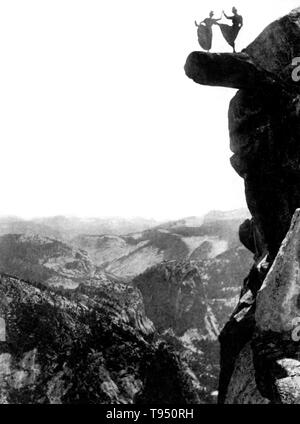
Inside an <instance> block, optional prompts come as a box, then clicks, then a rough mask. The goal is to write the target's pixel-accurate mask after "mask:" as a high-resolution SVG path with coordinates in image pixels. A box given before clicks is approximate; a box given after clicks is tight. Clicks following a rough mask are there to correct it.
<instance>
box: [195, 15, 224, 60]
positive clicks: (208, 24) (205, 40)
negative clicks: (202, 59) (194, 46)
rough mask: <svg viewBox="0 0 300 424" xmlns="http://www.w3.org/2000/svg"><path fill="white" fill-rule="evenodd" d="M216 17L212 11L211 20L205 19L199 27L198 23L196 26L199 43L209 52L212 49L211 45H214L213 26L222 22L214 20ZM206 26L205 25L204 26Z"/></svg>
mask: <svg viewBox="0 0 300 424" xmlns="http://www.w3.org/2000/svg"><path fill="white" fill-rule="evenodd" d="M213 16H214V12H213V11H211V12H210V14H209V18H206V19H204V20H203V21H202V22H200V24H199V25H198V24H197V22H196V21H195V25H196V27H197V28H198V30H197V34H198V42H199V44H200V46H201V47H202V48H203V49H204V50H207V51H208V52H209V51H210V49H211V44H212V35H213V34H212V26H213V25H215V24H217V22H218V21H220V20H221V18H220V19H213ZM203 24H205V25H203Z"/></svg>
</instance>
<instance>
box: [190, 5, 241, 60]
mask: <svg viewBox="0 0 300 424" xmlns="http://www.w3.org/2000/svg"><path fill="white" fill-rule="evenodd" d="M232 13H233V15H232V16H227V15H226V13H225V12H224V10H223V15H224V16H225V18H226V19H229V20H231V21H232V25H226V24H220V23H219V21H220V20H221V19H222V16H221V18H219V19H214V18H213V16H214V12H213V11H212V12H210V14H209V17H208V18H206V19H204V20H203V21H202V22H200V24H199V25H198V24H197V22H196V21H195V25H196V26H197V28H198V30H197V33H198V41H199V44H200V46H201V47H202V48H203V49H204V50H207V51H210V49H211V45H212V36H213V33H212V26H213V25H218V26H219V27H220V29H221V32H222V34H223V37H224V38H225V40H226V41H227V43H228V44H229V45H230V46H231V47H232V48H233V52H234V53H235V40H236V37H237V36H238V33H239V32H240V29H241V28H242V26H243V17H242V16H241V15H239V14H238V11H237V9H236V8H235V7H233V8H232Z"/></svg>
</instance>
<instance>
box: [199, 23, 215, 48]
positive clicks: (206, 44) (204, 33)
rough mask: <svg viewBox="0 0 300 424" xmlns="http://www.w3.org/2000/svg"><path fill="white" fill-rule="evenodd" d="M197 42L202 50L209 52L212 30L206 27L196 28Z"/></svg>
mask: <svg viewBox="0 0 300 424" xmlns="http://www.w3.org/2000/svg"><path fill="white" fill-rule="evenodd" d="M197 33H198V42H199V44H200V46H201V47H202V49H203V50H210V49H211V43H212V29H211V28H210V27H207V26H206V25H201V24H200V25H199V26H198V31H197Z"/></svg>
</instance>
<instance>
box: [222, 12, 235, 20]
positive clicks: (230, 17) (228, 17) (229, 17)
mask: <svg viewBox="0 0 300 424" xmlns="http://www.w3.org/2000/svg"><path fill="white" fill-rule="evenodd" d="M223 15H224V16H225V18H226V19H231V20H232V18H233V16H227V15H226V13H225V12H224V10H223Z"/></svg>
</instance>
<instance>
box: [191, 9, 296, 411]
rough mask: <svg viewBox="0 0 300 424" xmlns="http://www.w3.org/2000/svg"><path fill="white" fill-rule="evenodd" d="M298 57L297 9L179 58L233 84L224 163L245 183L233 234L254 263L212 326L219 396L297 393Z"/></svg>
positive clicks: (269, 397) (255, 398)
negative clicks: (234, 47)
mask: <svg viewBox="0 0 300 424" xmlns="http://www.w3.org/2000/svg"><path fill="white" fill-rule="evenodd" d="M299 57H300V8H298V9H295V10H293V11H292V12H291V13H290V14H288V15H286V16H284V17H283V18H281V19H279V20H277V21H275V22H273V23H271V24H270V25H269V26H268V27H267V28H266V29H265V30H264V31H263V32H262V33H261V34H260V35H259V36H258V37H257V38H256V40H254V41H253V42H252V43H251V44H250V45H249V46H248V47H247V48H245V49H244V50H243V51H242V53H239V54H236V55H234V54H208V53H203V52H194V53H191V54H190V56H189V57H188V59H187V62H186V65H185V71H186V74H187V75H188V76H189V77H190V78H192V79H193V80H194V81H195V82H197V83H200V84H206V85H221V86H227V87H232V88H238V89H239V91H238V92H237V93H236V95H235V96H234V98H233V99H232V101H231V103H230V107H229V115H228V116H229V133H230V147H231V150H232V151H233V153H234V155H233V156H232V158H231V164H232V166H233V168H234V169H235V170H236V172H237V173H238V174H239V175H240V176H241V177H242V178H243V179H244V182H245V194H246V200H247V204H248V208H249V211H250V212H251V215H252V219H251V220H249V221H247V222H245V223H244V224H243V225H242V226H241V228H240V239H241V241H242V242H243V243H244V245H245V246H246V247H247V248H248V249H249V250H251V251H252V252H253V253H254V260H255V263H254V265H253V267H252V269H251V271H250V274H249V275H248V277H247V278H246V279H245V280H244V284H243V287H242V291H241V296H240V300H239V303H238V305H237V307H236V309H235V311H234V313H233V314H232V316H231V318H230V320H229V322H228V323H227V324H226V325H225V327H224V329H223V331H222V333H221V335H220V342H221V373H220V380H219V402H220V403H224V402H226V403H268V402H269V403H299V399H300V398H299V394H300V391H299V387H298V382H299V371H298V370H299V364H298V362H297V361H298V360H299V349H298V347H297V346H298V345H297V343H296V344H295V341H293V338H292V333H293V331H296V330H295V328H294V330H293V325H294V326H297V323H299V322H298V321H297V319H298V315H297V313H298V309H297V308H298V268H299V251H298V242H297V237H298V235H297V234H298V225H299V224H298V222H299V216H298V215H299V214H298V212H297V213H296V215H295V218H294V221H293V223H292V224H291V220H292V217H293V215H294V213H295V210H296V209H297V208H298V207H299V206H300V144H299V139H300V83H299V81H298V78H295V77H294V78H293V75H294V74H293V71H294V68H295V66H296V65H295V60H294V59H295V58H299ZM290 226H291V229H290V232H289V234H288V236H287V238H286V240H285V241H284V243H283V245H282V247H281V249H280V246H281V244H282V242H283V240H284V238H285V236H286V234H287V232H288V230H289V228H290ZM279 249H280V251H279ZM278 251H279V253H278ZM275 258H276V259H275ZM274 260H275V262H274ZM262 285H263V287H262ZM261 287H262V288H261ZM259 290H260V291H259ZM258 292H259V295H258V297H257V293H258ZM291 326H292V328H291ZM296 328H297V327H296ZM295 334H296V335H295ZM294 336H295V337H296V339H298V337H297V331H296V333H294Z"/></svg>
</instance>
